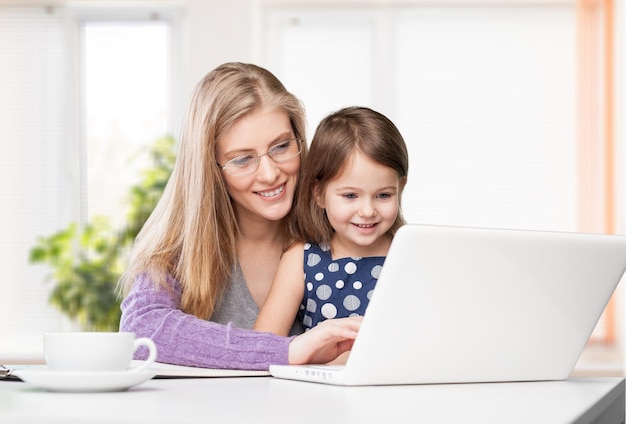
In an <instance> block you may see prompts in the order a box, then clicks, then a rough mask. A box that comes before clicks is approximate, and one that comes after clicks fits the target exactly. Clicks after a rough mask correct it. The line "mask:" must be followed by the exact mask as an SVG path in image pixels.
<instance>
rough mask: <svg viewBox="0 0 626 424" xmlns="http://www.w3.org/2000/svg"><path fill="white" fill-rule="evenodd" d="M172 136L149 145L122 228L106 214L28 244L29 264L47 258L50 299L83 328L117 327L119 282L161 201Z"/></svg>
mask: <svg viewBox="0 0 626 424" xmlns="http://www.w3.org/2000/svg"><path fill="white" fill-rule="evenodd" d="M175 144H176V143H175V140H174V138H173V137H171V136H166V137H162V138H159V139H157V140H156V141H155V142H154V144H153V145H152V146H151V148H150V155H151V158H152V162H153V165H152V166H151V167H149V168H147V169H144V170H143V171H142V178H141V180H140V182H139V183H138V184H136V185H134V186H132V187H131V188H130V192H129V196H128V200H129V209H128V215H127V219H126V223H125V225H124V226H123V227H122V228H112V226H111V224H110V220H109V218H107V217H93V218H92V219H91V220H90V221H89V222H88V223H87V224H86V225H85V226H84V227H83V228H79V227H78V225H77V224H76V223H70V224H69V225H68V226H67V228H65V229H63V230H61V231H59V232H57V233H54V234H52V235H50V236H41V237H39V238H38V239H37V243H36V245H35V246H34V247H33V248H32V249H31V250H30V256H29V260H30V263H32V264H47V265H48V266H50V267H51V268H52V272H51V273H50V274H49V275H48V276H47V280H49V281H52V283H53V284H54V286H53V288H52V290H51V293H50V298H49V301H50V303H51V304H52V305H54V306H55V307H57V308H58V309H59V310H60V311H61V312H62V313H64V314H65V315H67V316H68V317H69V318H71V319H73V320H76V321H77V322H78V324H79V325H80V326H81V328H82V329H84V330H89V331H117V330H118V328H119V321H120V314H121V311H120V299H119V297H118V295H117V292H116V285H117V282H118V280H119V278H120V276H121V274H122V272H123V271H124V268H125V266H126V260H127V254H128V252H129V250H130V248H131V246H132V243H133V241H134V240H135V237H136V236H137V234H138V233H139V231H140V230H141V227H142V226H143V224H144V223H145V221H146V220H147V219H148V217H149V216H150V213H151V212H152V210H153V209H154V207H155V206H156V204H157V202H158V201H159V199H160V197H161V194H162V193H163V189H164V188H165V185H166V184H167V180H168V179H169V176H170V174H171V171H172V168H173V166H174V161H175V156H176V155H175Z"/></svg>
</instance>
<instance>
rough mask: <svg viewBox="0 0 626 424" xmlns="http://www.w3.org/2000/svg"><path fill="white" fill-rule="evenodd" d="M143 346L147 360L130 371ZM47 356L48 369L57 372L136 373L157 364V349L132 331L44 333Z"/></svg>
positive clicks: (152, 343)
mask: <svg viewBox="0 0 626 424" xmlns="http://www.w3.org/2000/svg"><path fill="white" fill-rule="evenodd" d="M140 346H145V347H146V348H148V350H149V352H150V354H149V355H148V359H146V360H145V361H144V362H143V363H142V364H141V365H140V366H138V367H133V368H130V365H131V361H132V359H133V354H134V353H135V351H136V350H137V349H138V348H139V347H140ZM44 355H45V358H46V364H47V366H48V369H50V370H54V371H80V372H120V371H129V372H137V371H142V370H145V369H146V368H147V367H149V366H150V365H151V364H152V363H154V361H155V360H156V355H157V349H156V345H155V344H154V342H153V341H152V340H150V339H149V338H147V337H141V338H136V337H135V334H134V333H129V332H119V333H118V332H64V333H45V334H44Z"/></svg>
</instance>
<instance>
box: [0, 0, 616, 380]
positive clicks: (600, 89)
mask: <svg viewBox="0 0 626 424" xmlns="http://www.w3.org/2000/svg"><path fill="white" fill-rule="evenodd" d="M625 23H626V9H625V8H624V4H623V2H620V1H618V0H545V1H541V0H489V1H486V0H485V1H481V0H466V1H463V2H459V1H447V0H440V1H437V0H430V1H426V0H402V1H400V0H361V1H358V0H354V1H350V0H339V1H328V0H232V1H229V2H217V1H216V2H213V1H205V0H178V1H151V0H143V1H142V0H135V1H115V0H110V1H95V0H94V1H88V0H83V1H63V0H49V1H39V0H21V1H17V0H13V1H12V0H0V57H2V64H1V65H0V149H1V150H0V151H1V158H2V162H3V166H2V167H0V199H2V205H3V206H2V207H1V208H0V267H1V269H2V270H3V278H2V281H1V282H0V287H1V288H2V294H1V295H0V323H2V325H1V326H0V362H3V361H4V362H8V361H11V360H15V359H16V358H17V360H19V361H20V362H24V361H38V360H40V358H41V351H42V347H41V334H42V333H43V332H44V331H57V330H66V329H97V330H99V329H111V328H112V326H114V324H111V323H115V322H116V319H118V318H117V315H116V314H117V313H118V312H119V308H118V306H117V304H116V303H115V302H116V301H117V300H116V299H115V297H114V296H113V295H111V293H112V290H113V289H114V286H115V283H116V278H117V276H118V275H119V272H121V270H123V268H124V258H125V254H126V253H127V250H128V247H129V245H130V243H131V242H132V237H133V235H134V234H136V231H137V229H138V227H140V224H141V222H142V220H143V219H145V216H146V214H147V213H149V210H150V207H151V205H153V204H154V202H155V201H156V199H158V195H159V194H160V189H161V188H162V185H163V184H164V182H165V181H166V180H167V175H168V170H169V168H170V167H171V163H172V161H173V152H174V151H175V145H176V139H177V137H178V135H179V131H180V123H181V120H182V115H183V113H184V110H185V107H186V103H187V101H188V97H189V95H190V93H191V91H192V89H193V87H194V85H195V84H196V82H198V81H199V80H200V79H201V78H202V77H203V76H204V75H205V74H206V73H207V72H208V71H210V70H211V69H213V68H214V67H216V66H217V65H219V64H221V63H223V62H227V61H242V62H253V63H257V64H259V65H261V66H264V67H266V68H268V69H269V70H270V71H272V72H273V73H274V74H276V75H277V76H278V77H279V79H281V81H282V82H283V83H284V84H285V86H286V87H287V89H288V90H290V91H291V92H293V93H294V94H296V95H297V96H298V97H299V98H300V99H301V100H302V101H303V103H304V104H305V107H306V110H307V117H308V134H307V135H308V137H309V139H310V137H311V136H312V134H313V131H314V129H315V126H316V125H317V123H318V122H319V121H320V119H322V118H323V117H324V116H325V115H326V114H328V113H330V112H332V111H334V110H337V109H339V108H341V107H344V106H348V105H363V106H369V107H371V108H373V109H375V110H378V111H379V112H381V113H383V114H385V115H387V116H388V117H389V118H390V119H392V120H393V121H394V122H395V123H396V125H397V126H398V128H399V129H400V131H401V132H402V134H403V135H404V138H405V140H406V142H407V144H408V146H409V151H410V170H409V182H408V185H407V188H406V190H405V193H404V196H403V208H404V213H405V216H406V218H407V220H408V221H409V222H414V223H426V224H443V225H469V226H480V227H504V228H523V229H535V230H555V231H576V232H593V233H607V234H625V233H626V230H625V225H626V212H625V210H626V208H625V206H626V196H625V194H626V185H625V183H624V181H626V180H625V178H624V169H625V168H624V167H625V166H626V152H625V149H624V145H625V143H626V140H625V133H624V124H623V119H620V117H623V116H624V98H625V93H626V92H625V89H624V77H623V76H624V52H625V51H626V49H625V48H624V47H625V33H624V24H625ZM469 301H471V299H470V300H469ZM624 327H625V326H624V302H623V300H622V289H621V286H620V287H618V290H617V292H616V293H615V295H614V297H613V299H612V300H611V302H610V303H609V306H608V307H607V310H606V311H605V312H604V314H603V316H602V318H601V320H600V322H599V323H598V326H597V327H596V330H595V331H594V334H593V336H592V338H591V340H590V342H589V344H588V346H587V348H586V350H585V353H584V354H583V357H582V358H581V361H580V363H579V365H578V367H577V372H579V373H581V374H583V373H593V374H596V375H597V374H598V373H603V374H610V375H613V374H615V375H622V374H623V364H624V359H625V358H624V353H623V339H624V336H623V332H624Z"/></svg>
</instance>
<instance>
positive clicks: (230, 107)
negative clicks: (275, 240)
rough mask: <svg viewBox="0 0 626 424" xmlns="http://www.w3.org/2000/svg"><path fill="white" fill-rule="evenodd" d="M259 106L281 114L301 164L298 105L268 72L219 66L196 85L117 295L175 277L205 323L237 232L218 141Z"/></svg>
mask: <svg viewBox="0 0 626 424" xmlns="http://www.w3.org/2000/svg"><path fill="white" fill-rule="evenodd" d="M265 106H270V107H279V108H281V109H282V110H284V111H285V112H286V113H287V114H288V116H289V119H290V121H291V126H292V129H293V131H294V134H295V136H296V137H298V138H300V139H302V140H303V143H302V160H304V159H305V158H306V150H307V149H306V140H305V137H306V134H305V131H306V128H305V125H306V121H305V113H304V107H303V105H302V103H301V102H300V101H299V100H298V99H297V98H296V97H295V96H294V95H293V94H291V93H289V92H288V91H287V90H286V89H285V87H284V86H283V84H282V83H281V82H280V81H279V80H278V79H277V78H276V77H275V76H274V75H273V74H272V73H270V72H269V71H267V70H266V69H263V68H261V67H258V66H255V65H251V64H244V63H226V64H223V65H221V66H219V67H217V68H216V69H214V70H213V71H211V72H209V73H208V74H207V75H206V76H205V77H204V78H203V79H202V80H200V81H199V82H198V84H197V85H196V87H195V89H194V92H193V95H192V97H191V101H190V104H189V107H188V109H187V114H186V116H185V119H184V122H183V127H182V133H181V138H180V144H179V150H178V156H177V159H176V163H175V165H174V168H173V170H172V175H171V176H170V179H169V181H168V183H167V186H166V187H165V190H164V191H163V195H162V197H161V199H160V201H159V202H158V204H157V206H156V207H155V209H154V211H153V212H152V214H151V215H150V217H149V218H148V220H147V221H146V223H145V224H144V226H143V228H142V229H141V231H140V232H139V234H138V236H137V239H136V240H135V244H134V246H133V250H132V252H131V257H130V263H129V266H128V268H127V269H126V271H125V273H124V274H123V275H122V278H121V279H120V282H119V285H118V287H119V290H120V293H121V294H122V295H124V296H125V295H126V294H128V292H129V291H130V289H131V287H132V284H133V283H134V281H135V280H136V278H137V276H138V275H140V274H143V273H147V274H148V275H149V276H150V277H151V278H152V279H153V280H154V281H155V282H156V284H157V285H158V286H160V287H162V288H165V289H169V288H170V285H169V284H168V283H167V279H168V278H175V279H176V280H177V281H178V282H179V283H180V285H181V309H182V310H183V311H184V312H186V313H189V314H192V315H195V316H197V317H199V318H202V319H210V318H211V316H212V315H213V312H214V311H215V309H216V307H217V306H218V304H219V301H220V300H221V298H222V295H223V293H224V289H225V286H226V284H227V283H228V281H229V279H230V277H231V274H232V272H233V270H234V266H235V264H236V262H237V247H236V239H237V234H238V226H237V220H236V218H235V212H234V209H233V205H232V203H231V199H230V197H229V195H228V193H227V191H226V184H225V181H224V176H223V174H222V172H221V170H220V169H219V168H218V165H217V162H216V145H217V140H218V139H219V138H220V136H221V135H222V134H223V133H224V132H225V131H226V130H228V129H229V128H230V127H231V126H232V125H233V124H234V123H235V122H237V121H238V120H239V119H241V118H243V117H245V116H246V115H248V114H250V113H251V112H253V111H256V110H258V109H260V108H262V107H265ZM297 191H298V190H297V189H296V193H297ZM286 221H287V220H286V219H285V220H284V222H285V223H286ZM285 225H286V224H285ZM284 231H285V234H286V229H284Z"/></svg>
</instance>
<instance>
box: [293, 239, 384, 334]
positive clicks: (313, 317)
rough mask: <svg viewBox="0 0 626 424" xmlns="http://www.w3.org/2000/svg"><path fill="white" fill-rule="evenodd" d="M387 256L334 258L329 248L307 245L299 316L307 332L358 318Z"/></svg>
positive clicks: (367, 301)
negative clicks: (334, 320) (328, 323)
mask: <svg viewBox="0 0 626 424" xmlns="http://www.w3.org/2000/svg"><path fill="white" fill-rule="evenodd" d="M384 261H385V257H384V256H372V257H366V258H339V259H336V260H333V259H332V256H331V252H330V246H328V245H316V244H310V243H306V244H305V246H304V281H305V291H304V299H303V300H302V304H301V305H300V308H299V312H298V316H299V318H300V319H301V321H302V323H303V324H304V326H305V328H306V329H310V328H313V327H315V326H316V325H317V324H319V323H320V322H322V321H324V320H326V319H330V318H343V317H349V316H359V315H363V314H364V313H365V309H366V308H367V305H368V303H369V300H370V298H371V296H372V292H373V291H374V287H375V286H376V282H377V281H378V277H379V276H380V271H381V269H382V266H383V263H384Z"/></svg>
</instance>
